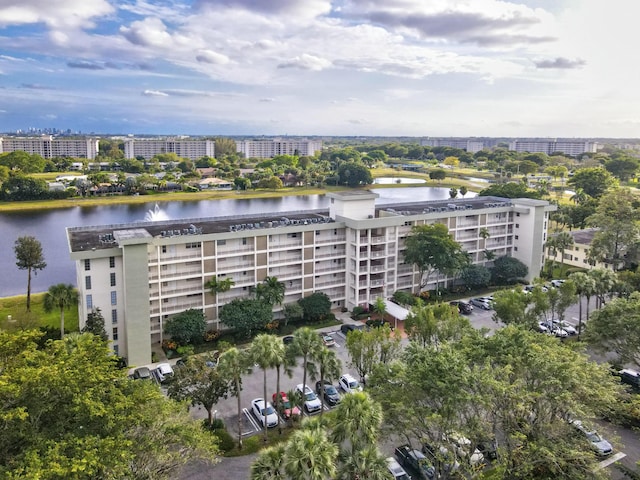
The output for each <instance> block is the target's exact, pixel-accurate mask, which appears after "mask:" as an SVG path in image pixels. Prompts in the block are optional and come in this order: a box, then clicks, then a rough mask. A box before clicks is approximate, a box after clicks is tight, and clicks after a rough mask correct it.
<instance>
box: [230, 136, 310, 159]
mask: <svg viewBox="0 0 640 480" xmlns="http://www.w3.org/2000/svg"><path fill="white" fill-rule="evenodd" d="M236 150H237V152H238V153H242V154H243V155H244V157H245V158H273V157H275V156H276V155H299V156H308V157H311V156H313V155H315V153H316V152H318V151H320V150H322V141H320V140H283V139H280V138H276V139H272V140H236Z"/></svg>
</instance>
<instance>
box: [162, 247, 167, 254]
mask: <svg viewBox="0 0 640 480" xmlns="http://www.w3.org/2000/svg"><path fill="white" fill-rule="evenodd" d="M162 253H167V246H166V245H162Z"/></svg>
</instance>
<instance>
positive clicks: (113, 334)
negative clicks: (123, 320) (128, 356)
mask: <svg viewBox="0 0 640 480" xmlns="http://www.w3.org/2000/svg"><path fill="white" fill-rule="evenodd" d="M112 338H113V341H114V342H115V341H116V340H118V328H117V327H114V329H113V332H112Z"/></svg>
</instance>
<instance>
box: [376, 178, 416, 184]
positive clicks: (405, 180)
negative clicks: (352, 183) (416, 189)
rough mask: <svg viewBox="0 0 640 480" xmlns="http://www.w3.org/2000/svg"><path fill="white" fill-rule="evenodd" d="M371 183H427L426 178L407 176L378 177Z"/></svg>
mask: <svg viewBox="0 0 640 480" xmlns="http://www.w3.org/2000/svg"><path fill="white" fill-rule="evenodd" d="M373 183H374V184H375V185H394V184H397V183H400V184H412V183H415V184H418V183H427V181H426V180H424V179H422V178H409V177H378V178H374V179H373Z"/></svg>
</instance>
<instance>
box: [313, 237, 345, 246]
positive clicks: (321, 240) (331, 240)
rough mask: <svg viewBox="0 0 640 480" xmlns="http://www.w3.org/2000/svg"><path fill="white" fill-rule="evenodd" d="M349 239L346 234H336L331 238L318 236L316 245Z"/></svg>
mask: <svg viewBox="0 0 640 480" xmlns="http://www.w3.org/2000/svg"><path fill="white" fill-rule="evenodd" d="M346 241H347V237H345V236H344V235H335V236H333V237H329V238H317V237H316V245H322V244H327V243H344V242H346Z"/></svg>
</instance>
